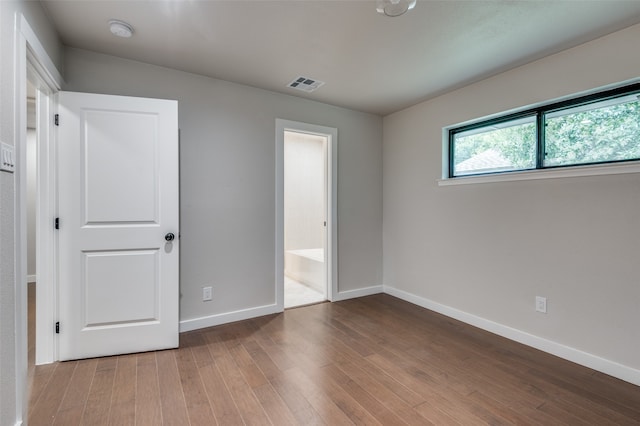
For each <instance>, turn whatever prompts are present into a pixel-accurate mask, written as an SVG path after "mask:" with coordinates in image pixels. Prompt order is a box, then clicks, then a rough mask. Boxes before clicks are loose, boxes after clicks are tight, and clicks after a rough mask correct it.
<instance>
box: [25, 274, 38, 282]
mask: <svg viewBox="0 0 640 426" xmlns="http://www.w3.org/2000/svg"><path fill="white" fill-rule="evenodd" d="M27 282H28V283H35V282H36V276H35V275H27Z"/></svg>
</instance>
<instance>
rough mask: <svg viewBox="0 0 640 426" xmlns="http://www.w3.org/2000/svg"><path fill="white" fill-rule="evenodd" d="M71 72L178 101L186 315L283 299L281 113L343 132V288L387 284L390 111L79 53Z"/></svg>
mask: <svg viewBox="0 0 640 426" xmlns="http://www.w3.org/2000/svg"><path fill="white" fill-rule="evenodd" d="M65 70H66V73H65V80H66V82H67V84H66V87H64V90H69V91H79V92H94V93H106V94H116V95H131V96H143V97H153V98H167V99H177V100H178V101H179V124H180V129H181V149H180V168H181V171H180V176H181V177H180V179H181V182H180V189H181V201H180V214H181V250H182V251H181V277H180V287H181V302H180V318H181V320H186V319H194V318H203V317H208V316H212V315H218V314H224V313H228V312H233V311H237V310H243V309H251V308H256V307H260V306H265V305H271V304H273V303H275V292H274V289H275V284H274V283H275V120H276V118H282V119H287V120H294V121H302V122H307V123H312V124H318V125H323V126H329V127H336V128H337V129H338V226H339V241H338V263H339V264H338V276H339V291H347V290H354V289H360V288H364V287H370V286H379V285H381V284H382V118H380V117H378V116H374V115H369V114H364V113H360V112H355V111H350V110H347V109H343V108H338V107H333V106H329V105H326V104H321V103H317V102H312V101H309V100H304V99H301V98H297V97H293V96H286V95H282V94H276V93H272V92H268V91H264V90H260V89H256V88H252V87H248V86H242V85H238V84H233V83H229V82H225V81H220V80H215V79H211V78H206V77H202V76H198V75H194V74H188V73H185V72H180V71H175V70H171V69H167V68H161V67H157V66H152V65H147V64H142V63H139V62H134V61H130V60H124V59H119V58H115V57H111V56H105V55H100V54H95V53H91V52H87V51H82V50H75V49H68V50H66V51H65ZM204 285H212V286H213V301H212V302H206V303H205V302H202V301H201V297H202V290H201V287H202V286H204Z"/></svg>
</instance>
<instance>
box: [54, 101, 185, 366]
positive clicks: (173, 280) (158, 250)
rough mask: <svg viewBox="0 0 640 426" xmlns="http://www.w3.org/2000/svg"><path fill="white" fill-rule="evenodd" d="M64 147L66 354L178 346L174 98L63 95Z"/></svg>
mask: <svg viewBox="0 0 640 426" xmlns="http://www.w3.org/2000/svg"><path fill="white" fill-rule="evenodd" d="M58 147H59V148H58V161H59V218H60V229H59V277H60V280H59V318H60V334H59V342H58V343H59V346H58V347H59V358H60V360H68V359H78V358H88V357H96V356H105V355H115V354H121V353H132V352H142V351H148V350H157V349H166V348H173V347H177V346H178V303H179V299H178V292H179V289H178V279H179V274H178V272H179V270H178V268H179V266H178V265H179V264H178V260H179V259H178V255H179V250H178V249H179V242H178V210H179V206H178V202H179V200H178V190H179V189H178V188H179V186H178V183H179V182H178V103H177V101H169V100H159V99H143V98H132V97H125V96H109V95H95V94H88V93H72V92H59V133H58ZM170 234H173V235H174V236H175V239H173V240H172V241H166V240H165V239H170V237H171V235H170Z"/></svg>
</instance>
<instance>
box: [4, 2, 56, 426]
mask: <svg viewBox="0 0 640 426" xmlns="http://www.w3.org/2000/svg"><path fill="white" fill-rule="evenodd" d="M14 28H15V33H14V34H15V64H14V65H15V72H14V93H13V96H14V98H13V104H14V111H15V114H14V115H15V127H14V129H15V136H14V137H15V141H14V148H15V154H16V173H15V176H14V179H15V188H16V194H15V223H16V230H17V232H16V237H15V254H14V255H15V303H16V305H15V328H16V341H15V343H16V381H15V383H16V419H18V420H22V419H24V418H25V417H26V411H27V401H28V395H27V391H28V390H27V221H26V217H27V170H26V169H27V156H26V151H27V75H29V78H30V79H34V80H35V82H36V84H37V85H38V86H39V89H40V90H39V91H38V92H39V93H40V94H39V96H38V101H37V106H36V108H37V109H38V112H39V113H40V114H39V117H38V138H39V141H38V155H39V156H40V155H41V154H42V155H43V157H41V158H40V157H39V159H38V185H41V184H42V182H43V181H45V182H49V183H48V185H49V188H51V185H52V184H51V182H53V183H55V180H53V181H48V179H52V178H53V179H54V178H55V155H54V153H55V150H54V148H55V146H54V139H55V138H54V137H53V133H54V132H53V120H52V114H53V111H54V109H55V99H54V97H55V96H54V94H55V92H56V91H58V90H59V89H60V88H61V87H62V82H63V80H62V76H61V75H60V73H59V72H58V70H57V69H56V67H55V65H54V63H53V61H52V60H51V58H50V57H49V55H48V54H47V52H46V50H45V48H44V46H43V45H42V43H40V40H38V37H37V36H36V34H35V32H34V31H33V29H32V28H31V26H30V25H29V23H28V22H27V20H26V18H25V17H24V16H23V15H22V14H21V13H16V16H15V27H14ZM27 73H28V74H27ZM43 146H44V147H45V148H44V149H45V151H44V152H43V151H42V150H43ZM49 188H47V187H40V188H39V193H38V195H37V205H38V207H37V209H38V211H37V213H36V215H37V221H38V225H39V226H38V229H39V231H40V230H41V229H43V226H42V224H43V223H44V224H46V223H49V225H50V224H51V222H49V221H48V220H47V219H48V218H47V215H48V214H51V212H55V207H56V206H55V191H51V192H48V191H49ZM53 188H55V187H53ZM45 192H46V193H45ZM54 237H55V235H54V233H53V228H52V227H51V226H49V227H48V231H46V232H39V234H38V235H37V237H36V238H37V244H38V250H39V252H38V253H37V257H39V259H38V265H37V268H38V270H37V274H38V275H39V277H40V278H41V279H42V280H44V279H45V277H46V279H49V280H50V281H48V282H47V285H46V289H47V290H46V292H38V293H41V294H39V295H38V296H39V297H38V299H40V298H41V297H42V299H41V301H42V302H43V303H42V305H43V306H42V308H44V312H45V317H51V318H53V317H54V315H55V312H54V308H55V301H54V300H55V299H46V297H48V296H47V295H49V294H51V295H54V296H55V294H56V293H55V286H56V284H57V283H56V281H55V276H56V275H55V274H56V273H55V270H53V269H52V268H54V265H55V263H54V253H55V250H54V249H55V239H54ZM45 301H46V303H44V302H45ZM42 320H43V321H44V319H42ZM41 328H42V327H41ZM45 329H46V328H45ZM49 330H50V331H49V333H46V332H45V333H44V334H48V336H47V338H45V339H44V340H45V341H43V342H37V345H36V347H37V348H38V349H40V350H41V351H43V352H42V353H41V354H40V357H39V358H38V359H39V361H40V362H41V363H45V362H53V361H54V355H55V352H54V347H53V346H54V345H53V341H54V336H53V322H51V323H50V328H49Z"/></svg>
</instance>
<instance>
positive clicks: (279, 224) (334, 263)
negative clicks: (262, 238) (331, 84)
mask: <svg viewBox="0 0 640 426" xmlns="http://www.w3.org/2000/svg"><path fill="white" fill-rule="evenodd" d="M287 130H290V131H293V132H298V133H308V134H313V135H319V136H325V137H326V138H327V142H328V143H327V181H328V182H327V189H328V190H329V194H328V195H327V247H326V250H327V255H326V259H327V265H326V267H327V299H328V300H330V301H332V302H333V301H334V300H337V299H336V298H337V297H338V129H336V128H335V127H326V126H319V125H315V124H308V123H302V122H298V121H290V120H283V119H280V118H277V119H276V182H275V183H276V235H275V240H276V255H275V262H276V264H275V286H276V288H275V290H276V292H275V294H276V306H277V307H278V312H282V311H283V310H284V132H285V131H287Z"/></svg>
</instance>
